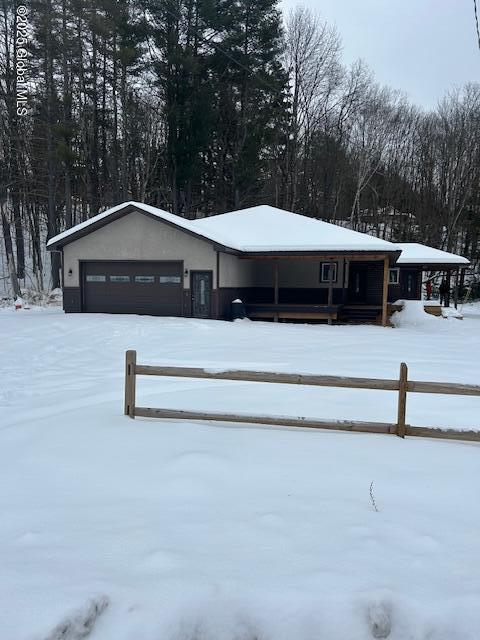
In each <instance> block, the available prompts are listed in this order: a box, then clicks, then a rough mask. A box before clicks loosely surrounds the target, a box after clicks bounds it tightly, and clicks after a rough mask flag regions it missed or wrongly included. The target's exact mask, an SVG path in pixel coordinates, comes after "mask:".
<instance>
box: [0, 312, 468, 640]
mask: <svg viewBox="0 0 480 640" xmlns="http://www.w3.org/2000/svg"><path fill="white" fill-rule="evenodd" d="M128 348H134V349H136V350H137V351H138V359H139V362H141V363H148V364H159V363H165V364H185V365H187V364H188V365H196V366H207V367H216V368H225V367H229V366H233V367H239V368H254V369H265V370H272V371H291V372H293V371H298V372H312V373H327V374H346V375H359V376H371V377H396V376H397V375H398V367H399V363H400V362H401V361H405V362H407V363H408V365H409V369H410V376H411V377H412V378H416V379H424V380H444V381H455V382H467V383H479V382H480V315H478V311H477V310H476V309H475V308H474V307H472V308H471V309H470V310H469V311H468V312H467V313H466V318H465V320H463V321H456V320H450V321H446V320H441V319H438V320H436V321H435V323H429V324H428V326H419V327H408V328H407V327H404V328H401V329H383V328H381V327H373V326H356V327H353V326H350V327H341V326H334V327H327V326H302V325H283V324H278V325H273V324H267V323H249V322H240V323H234V324H232V323H222V322H215V321H196V320H187V319H185V320H183V319H161V318H149V317H135V316H102V315H97V316H91V315H90V316H89V315H69V316H65V315H64V314H63V313H62V312H60V311H35V310H32V311H30V312H27V311H25V312H20V313H14V312H11V311H2V312H0V356H1V358H0V369H1V371H0V376H1V377H0V380H1V382H0V509H1V511H0V514H1V517H0V638H1V639H2V640H3V639H4V638H5V640H44V638H46V637H47V636H48V633H49V631H50V630H51V629H52V628H53V627H54V626H55V625H56V624H57V623H58V622H59V621H60V620H61V619H62V618H64V617H65V615H66V614H68V613H69V611H71V610H75V609H76V608H77V607H79V606H82V605H83V603H85V602H86V601H87V600H88V599H89V598H91V597H92V596H95V595H98V594H105V595H106V596H108V598H109V599H110V606H109V607H108V608H107V610H106V611H105V613H104V614H103V615H102V616H101V618H100V619H99V621H98V624H97V626H96V627H95V629H94V632H93V634H92V636H91V637H92V640H96V639H102V640H103V639H105V640H127V639H128V640H224V639H228V638H231V639H232V640H233V639H235V640H264V639H265V640H267V639H272V640H283V639H285V640H287V639H288V640H292V639H293V638H295V639H299V640H310V639H312V640H313V639H315V640H316V639H319V640H323V639H325V640H350V639H351V640H363V639H367V638H372V634H371V630H370V625H369V623H368V611H369V609H370V608H371V607H372V606H373V605H375V604H378V603H381V606H383V608H384V610H389V611H390V612H391V613H390V614H389V615H390V617H391V622H392V631H391V634H390V636H389V637H390V638H392V639H393V640H406V639H407V638H408V639H410V638H411V639H412V640H417V639H418V640H474V639H477V638H478V637H479V635H480V607H479V602H480V536H479V531H480V504H479V503H480V500H479V481H480V446H479V445H476V444H472V443H460V442H436V441H428V440H421V439H415V440H414V439H406V440H405V441H402V440H400V439H398V438H395V437H393V436H391V437H390V436H375V435H365V434H347V433H331V432H317V431H314V432H308V431H303V430H293V429H292V430H288V429H279V430H275V429H272V428H253V427H248V426H243V427H238V426H232V425H230V426H225V425H218V424H215V425H213V424H212V425H208V424H197V423H181V422H176V423H175V422H171V423H167V422H163V421H148V420H140V419H137V420H135V421H133V420H130V419H128V418H125V417H124V416H123V415H122V410H123V362H124V352H125V350H126V349H128ZM408 402H409V404H408V411H407V418H408V421H409V422H410V423H411V424H417V425H425V426H427V425H428V426H452V427H466V428H473V427H478V426H480V420H479V418H478V415H479V409H480V399H477V398H468V397H455V396H450V397H442V396H423V395H419V396H413V397H412V396H409V400H408ZM138 404H142V405H145V404H148V405H150V406H159V407H160V406H164V407H168V408H199V409H218V410H221V409H225V410H227V411H235V410H237V411H245V412H262V413H268V412H272V413H278V414H290V415H295V416H296V415H303V416H308V417H318V418H329V417H335V418H354V419H358V420H368V419H372V420H379V421H393V420H394V418H395V411H396V398H395V394H391V393H388V392H370V391H362V390H357V391H353V390H345V389H318V388H315V389H313V388H297V387H279V386H276V385H261V384H255V383H239V382H226V381H225V382H220V381H207V380H202V381H199V380H197V381H195V380H188V379H178V380H175V379H159V378H153V379H148V378H145V379H140V381H139V387H138ZM372 481H373V483H374V494H375V499H376V501H377V503H378V507H379V509H380V511H379V512H378V513H377V512H375V511H374V509H373V508H372V505H371V502H370V496H369V487H370V483H371V482H372Z"/></svg>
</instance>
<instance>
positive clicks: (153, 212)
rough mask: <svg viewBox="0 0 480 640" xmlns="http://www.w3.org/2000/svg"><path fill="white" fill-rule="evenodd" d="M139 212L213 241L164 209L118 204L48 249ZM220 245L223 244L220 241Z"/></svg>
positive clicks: (55, 239) (51, 242) (60, 236)
mask: <svg viewBox="0 0 480 640" xmlns="http://www.w3.org/2000/svg"><path fill="white" fill-rule="evenodd" d="M134 211H139V212H140V213H145V214H146V215H148V216H150V217H153V218H155V219H157V220H162V221H163V222H166V223H167V224H170V225H174V226H175V227H179V228H180V229H183V230H184V231H186V232H187V233H190V234H192V235H194V236H198V237H200V238H201V239H203V240H208V241H212V238H210V237H209V236H205V235H204V234H203V233H201V231H200V230H199V231H196V230H195V229H192V228H191V224H192V222H191V220H186V219H185V218H182V217H180V216H176V215H175V214H173V213H169V212H168V211H163V209H158V208H157V207H152V206H150V205H148V204H143V203H142V202H133V201H131V202H122V204H117V205H116V206H115V207H111V208H110V209H107V210H106V211H102V213H99V214H97V215H96V216H93V218H89V219H88V220H85V221H84V222H80V223H79V224H76V225H75V226H74V227H71V228H70V229H67V230H66V231H63V232H62V233H59V234H58V235H56V236H54V237H53V238H50V240H49V241H48V242H47V248H48V249H49V250H50V251H56V250H59V249H61V248H62V247H63V246H65V245H66V244H68V243H70V242H73V241H74V240H77V239H78V238H81V237H83V236H85V235H87V234H89V233H91V232H92V231H95V230H96V229H99V228H101V227H104V226H105V225H106V224H109V223H110V222H113V221H114V220H117V219H118V218H120V217H122V216H123V215H126V214H128V213H131V212H134ZM219 244H220V245H223V243H222V242H221V241H220V242H219Z"/></svg>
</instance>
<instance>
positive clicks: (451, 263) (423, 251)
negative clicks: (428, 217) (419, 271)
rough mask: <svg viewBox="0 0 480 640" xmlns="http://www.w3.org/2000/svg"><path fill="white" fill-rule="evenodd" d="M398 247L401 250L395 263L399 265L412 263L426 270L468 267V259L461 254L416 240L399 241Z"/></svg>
mask: <svg viewBox="0 0 480 640" xmlns="http://www.w3.org/2000/svg"><path fill="white" fill-rule="evenodd" d="M397 246H398V248H399V249H401V250H402V253H401V254H400V257H399V258H398V260H397V264H398V265H400V266H405V265H412V266H422V267H424V268H425V269H426V270H428V269H429V268H430V269H433V270H435V269H441V268H442V269H452V268H455V267H468V265H469V264H470V261H469V260H467V258H464V257H463V256H459V255H456V254H455V253H449V252H448V251H441V250H440V249H434V248H433V247H428V246H427V245H425V244H419V243H417V242H399V243H397Z"/></svg>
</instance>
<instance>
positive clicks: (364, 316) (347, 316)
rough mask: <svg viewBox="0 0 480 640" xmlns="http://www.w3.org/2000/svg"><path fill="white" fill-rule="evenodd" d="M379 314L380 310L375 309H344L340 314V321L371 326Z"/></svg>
mask: <svg viewBox="0 0 480 640" xmlns="http://www.w3.org/2000/svg"><path fill="white" fill-rule="evenodd" d="M380 313H381V310H380V309H375V308H373V309H372V308H365V307H364V308H361V307H358V308H352V307H350V308H349V309H344V310H343V313H342V320H346V321H348V322H359V323H361V322H368V323H369V324H371V323H372V322H375V321H376V320H377V318H378V317H379V315H380Z"/></svg>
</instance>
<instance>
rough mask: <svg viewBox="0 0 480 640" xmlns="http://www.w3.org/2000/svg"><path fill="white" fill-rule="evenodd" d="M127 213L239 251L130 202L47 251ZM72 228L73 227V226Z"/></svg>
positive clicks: (59, 248)
mask: <svg viewBox="0 0 480 640" xmlns="http://www.w3.org/2000/svg"><path fill="white" fill-rule="evenodd" d="M129 213H141V214H142V215H144V216H147V217H148V218H151V219H152V220H155V221H156V222H162V223H163V224H166V225H167V226H170V227H173V228H175V229H179V230H180V231H183V232H184V233H186V234H188V235H190V236H193V237H195V238H198V239H200V240H203V241H204V242H209V243H210V244H211V245H213V247H214V249H215V250H216V251H225V252H226V253H234V254H238V253H240V252H239V251H237V250H236V249H232V248H231V247H227V246H224V245H222V244H219V243H218V242H215V241H214V240H212V239H211V238H208V237H207V236H204V235H202V234H201V233H196V232H195V231H193V230H191V229H188V228H186V227H183V226H182V225H180V224H175V223H174V222H171V221H170V220H166V219H165V218H159V217H158V216H155V215H154V214H152V213H150V212H149V211H146V210H144V209H142V208H140V207H138V206H136V205H134V204H131V203H127V204H125V206H123V207H121V208H119V209H117V210H116V211H114V212H112V213H111V214H109V215H107V216H105V217H103V218H100V219H99V220H97V221H93V222H92V223H91V224H89V225H87V226H85V227H82V228H80V229H78V230H77V231H72V233H70V234H69V235H68V236H65V237H64V238H61V239H59V240H58V242H53V243H47V251H62V250H63V247H65V246H66V245H67V244H70V243H71V242H75V241H76V240H79V239H80V238H84V237H85V236H88V235H89V234H90V233H92V232H94V231H97V230H98V229H101V228H102V227H105V226H106V225H108V224H110V223H111V222H115V221H116V220H119V219H120V218H123V217H124V216H126V215H128V214H129ZM73 229H74V227H73Z"/></svg>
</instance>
